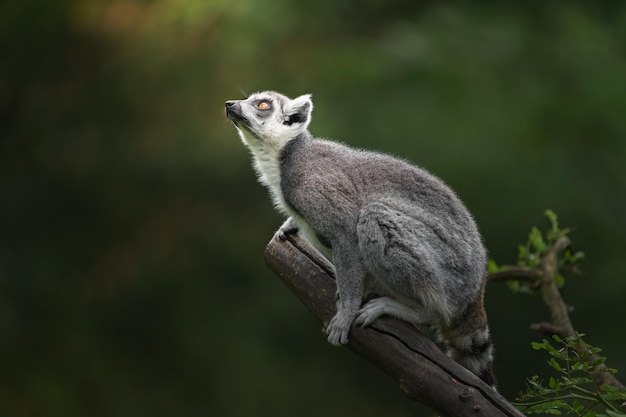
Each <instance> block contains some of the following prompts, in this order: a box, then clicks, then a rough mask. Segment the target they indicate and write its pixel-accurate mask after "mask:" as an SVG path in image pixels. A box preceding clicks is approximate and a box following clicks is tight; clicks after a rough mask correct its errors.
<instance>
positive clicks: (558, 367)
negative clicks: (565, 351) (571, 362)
mask: <svg viewBox="0 0 626 417" xmlns="http://www.w3.org/2000/svg"><path fill="white" fill-rule="evenodd" d="M548 365H550V366H551V367H552V368H553V369H555V370H557V371H559V372H563V368H561V365H560V364H559V363H558V362H557V360H556V359H554V358H550V360H549V361H548ZM551 388H554V387H551Z"/></svg>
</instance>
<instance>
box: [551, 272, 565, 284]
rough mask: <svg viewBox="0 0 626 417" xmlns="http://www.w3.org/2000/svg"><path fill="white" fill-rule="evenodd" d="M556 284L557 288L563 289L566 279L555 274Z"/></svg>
mask: <svg viewBox="0 0 626 417" xmlns="http://www.w3.org/2000/svg"><path fill="white" fill-rule="evenodd" d="M554 282H555V284H556V286H557V287H559V288H563V286H564V285H565V277H564V276H563V275H561V274H559V273H558V272H557V273H556V274H554Z"/></svg>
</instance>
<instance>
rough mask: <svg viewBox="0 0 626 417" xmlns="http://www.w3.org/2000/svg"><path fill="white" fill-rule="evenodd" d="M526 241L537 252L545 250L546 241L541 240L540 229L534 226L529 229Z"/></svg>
mask: <svg viewBox="0 0 626 417" xmlns="http://www.w3.org/2000/svg"><path fill="white" fill-rule="evenodd" d="M528 241H529V242H530V244H531V245H532V246H533V248H535V250H536V251H537V252H538V253H540V254H541V253H543V252H544V251H545V250H546V243H545V242H544V241H543V235H542V234H541V231H539V229H537V228H536V227H533V228H532V229H531V230H530V236H528Z"/></svg>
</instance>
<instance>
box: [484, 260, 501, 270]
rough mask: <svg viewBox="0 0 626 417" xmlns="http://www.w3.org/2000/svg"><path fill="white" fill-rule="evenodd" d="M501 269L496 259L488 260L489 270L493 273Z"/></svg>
mask: <svg viewBox="0 0 626 417" xmlns="http://www.w3.org/2000/svg"><path fill="white" fill-rule="evenodd" d="M499 270H500V267H499V266H498V264H497V263H496V261H494V260H493V259H489V261H488V262H487V272H489V273H493V272H498V271H499Z"/></svg>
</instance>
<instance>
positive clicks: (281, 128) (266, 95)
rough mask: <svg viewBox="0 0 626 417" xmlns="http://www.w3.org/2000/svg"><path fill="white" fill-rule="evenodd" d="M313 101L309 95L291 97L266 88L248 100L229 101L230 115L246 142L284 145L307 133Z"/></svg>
mask: <svg viewBox="0 0 626 417" xmlns="http://www.w3.org/2000/svg"><path fill="white" fill-rule="evenodd" d="M312 110H313V103H312V102H311V96H310V95H309V94H306V95H303V96H300V97H298V98H296V99H293V100H291V99H290V98H289V97H285V96H283V95H282V94H279V93H276V92H273V91H265V92H261V93H255V94H252V95H251V96H250V97H248V98H246V99H244V100H229V101H227V102H226V116H227V117H228V118H229V119H230V120H232V122H233V123H234V124H235V126H236V127H237V129H238V130H239V135H240V136H241V138H242V140H243V141H244V143H246V145H248V146H250V147H256V146H258V145H260V143H259V142H266V143H267V142H270V143H272V144H273V145H278V146H280V145H282V144H284V143H285V142H287V141H288V140H290V139H293V138H295V137H296V136H298V135H299V134H300V133H302V132H304V131H305V130H306V128H307V126H308V125H309V123H310V122H311V111H312Z"/></svg>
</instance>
